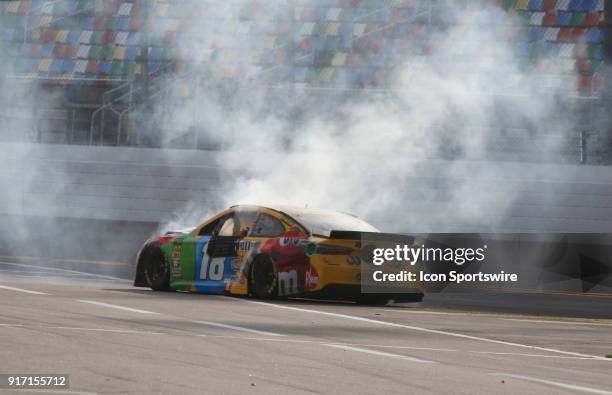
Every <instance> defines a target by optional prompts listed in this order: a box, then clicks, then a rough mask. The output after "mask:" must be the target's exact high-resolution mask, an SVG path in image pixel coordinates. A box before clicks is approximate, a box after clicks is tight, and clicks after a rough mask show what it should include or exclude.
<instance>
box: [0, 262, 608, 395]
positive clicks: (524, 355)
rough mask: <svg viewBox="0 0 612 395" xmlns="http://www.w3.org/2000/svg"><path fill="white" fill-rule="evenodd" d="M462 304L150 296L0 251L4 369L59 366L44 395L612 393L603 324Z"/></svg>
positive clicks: (0, 366) (108, 278)
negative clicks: (66, 382) (63, 380)
mask: <svg viewBox="0 0 612 395" xmlns="http://www.w3.org/2000/svg"><path fill="white" fill-rule="evenodd" d="M98 265H99V266H104V263H98ZM93 266H95V265H93ZM568 297H569V296H568ZM464 300H465V299H464ZM434 301H437V302H434V303H433V304H434V305H435V304H437V303H440V304H441V297H437V299H436V298H434ZM607 302H609V304H608V306H612V299H608V300H607ZM464 304H468V303H467V302H465V303H464ZM466 307H468V306H463V307H462V308H461V310H459V309H457V310H454V311H452V310H449V309H448V308H444V309H443V308H442V306H441V307H440V308H436V307H435V306H428V305H427V303H425V304H423V305H414V306H411V307H363V306H356V305H353V304H345V303H323V302H313V301H304V300H291V301H284V302H261V301H256V300H253V299H241V298H230V297H225V296H213V295H195V294H185V293H158V292H153V291H149V290H146V289H138V288H133V287H132V286H131V284H130V282H129V281H128V280H126V279H121V278H117V277H115V276H112V275H109V274H105V273H103V271H102V270H100V271H97V272H95V273H84V272H83V270H77V269H74V268H72V269H67V268H66V266H63V267H58V266H57V265H55V266H53V265H47V266H45V267H39V266H37V262H24V261H23V260H22V261H19V262H16V261H9V260H6V259H5V260H4V263H0V347H1V349H2V352H1V353H0V373H19V374H24V373H30V374H36V373H38V374H50V373H57V374H69V375H70V381H71V387H70V389H68V390H65V391H63V392H58V391H54V392H51V391H49V393H72V394H90V393H100V394H105V393H108V394H118V393H130V394H137V393H172V394H175V393H176V394H191V393H194V394H202V393H214V394H222V393H223V394H225V393H229V394H249V393H253V394H257V393H262V394H276V393H278V394H287V393H335V394H343V393H352V394H372V393H380V394H391V393H398V394H408V393H418V394H423V393H443V394H490V393H502V394H503V393H508V394H517V393H526V394H549V393H550V394H577V393H583V394H611V395H612V359H608V358H605V355H607V354H610V353H612V321H610V320H593V319H586V318H583V319H561V318H549V317H532V316H523V315H517V314H507V313H503V314H500V313H491V312H476V311H464V310H469V309H466ZM485 307H486V306H485ZM1 393H11V391H10V390H0V394H1ZM14 393H18V394H26V393H40V391H37V392H30V391H26V390H19V391H14Z"/></svg>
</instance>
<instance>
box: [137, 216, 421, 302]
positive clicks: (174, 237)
mask: <svg viewBox="0 0 612 395" xmlns="http://www.w3.org/2000/svg"><path fill="white" fill-rule="evenodd" d="M368 234H372V235H374V234H380V232H379V231H378V229H376V228H375V227H374V226H372V225H370V224H368V223H367V222H365V221H363V220H361V219H359V218H357V217H355V216H352V215H349V214H344V213H339V212H335V211H330V210H321V209H312V208H294V207H279V208H267V207H260V206H233V207H230V208H229V209H227V210H225V211H222V212H220V213H218V214H217V215H215V216H214V217H212V218H210V219H208V220H206V221H205V222H203V223H202V224H201V225H199V226H197V227H195V228H194V229H188V230H183V231H171V232H167V233H166V234H164V235H162V236H159V237H155V238H152V239H149V240H148V241H147V242H146V243H145V244H144V245H143V246H142V248H141V249H140V251H139V252H138V255H137V266H136V275H135V281H134V285H135V286H139V287H150V288H152V289H153V290H157V291H183V292H196V293H216V294H220V293H224V294H229V295H243V296H247V295H248V296H253V297H256V298H261V299H274V298H283V297H314V298H317V297H318V298H325V299H341V300H352V301H356V302H360V303H367V304H384V303H387V302H388V301H389V300H390V299H393V300H395V301H396V302H414V301H420V300H421V299H422V297H423V294H422V293H420V292H418V291H417V292H414V293H405V292H404V293H400V294H397V295H396V294H389V293H383V294H362V293H361V264H362V262H363V256H362V255H363V254H362V252H361V250H362V248H361V247H362V239H363V237H364V235H368Z"/></svg>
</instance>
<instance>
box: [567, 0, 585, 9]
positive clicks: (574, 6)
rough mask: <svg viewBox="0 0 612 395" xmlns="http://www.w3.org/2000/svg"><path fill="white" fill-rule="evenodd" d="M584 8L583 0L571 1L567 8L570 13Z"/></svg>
mask: <svg viewBox="0 0 612 395" xmlns="http://www.w3.org/2000/svg"><path fill="white" fill-rule="evenodd" d="M581 7H582V0H571V1H570V3H569V7H567V9H568V11H580V8H581Z"/></svg>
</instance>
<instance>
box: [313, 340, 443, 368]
mask: <svg viewBox="0 0 612 395" xmlns="http://www.w3.org/2000/svg"><path fill="white" fill-rule="evenodd" d="M323 345H324V346H326V347H334V348H339V349H341V350H345V351H346V350H350V351H356V352H362V353H364V354H371V355H377V356H379V357H387V358H395V359H403V360H405V361H410V362H418V363H435V362H433V361H427V360H425V359H419V358H413V357H409V356H406V355H400V354H391V353H388V352H383V351H376V350H368V349H367V348H359V347H352V346H347V345H345V344H332V343H327V344H323Z"/></svg>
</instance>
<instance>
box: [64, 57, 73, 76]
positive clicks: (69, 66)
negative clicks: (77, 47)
mask: <svg viewBox="0 0 612 395" xmlns="http://www.w3.org/2000/svg"><path fill="white" fill-rule="evenodd" d="M75 65H76V60H74V59H67V60H64V66H63V67H62V73H63V74H71V73H73V72H74V66H75Z"/></svg>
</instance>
